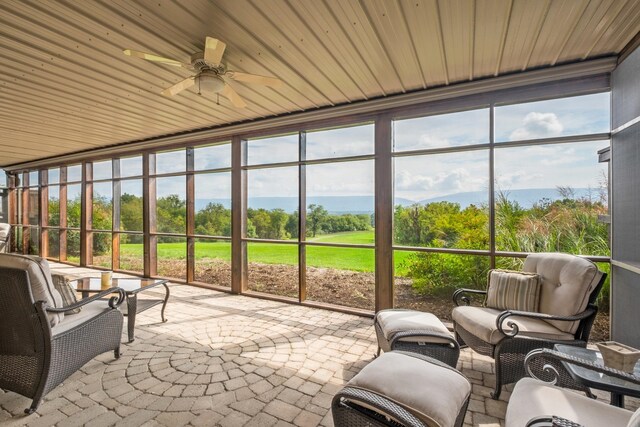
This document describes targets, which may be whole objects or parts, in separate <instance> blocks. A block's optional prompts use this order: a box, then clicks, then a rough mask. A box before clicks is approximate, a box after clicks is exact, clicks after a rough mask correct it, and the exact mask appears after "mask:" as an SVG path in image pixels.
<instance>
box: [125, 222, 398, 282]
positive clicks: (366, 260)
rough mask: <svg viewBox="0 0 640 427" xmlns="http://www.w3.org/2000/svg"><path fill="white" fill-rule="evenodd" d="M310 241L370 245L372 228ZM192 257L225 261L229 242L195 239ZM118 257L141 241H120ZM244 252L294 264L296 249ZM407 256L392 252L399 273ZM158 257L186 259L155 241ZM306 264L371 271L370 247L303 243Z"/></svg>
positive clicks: (258, 247) (174, 246)
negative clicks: (339, 246)
mask: <svg viewBox="0 0 640 427" xmlns="http://www.w3.org/2000/svg"><path fill="white" fill-rule="evenodd" d="M309 241H312V242H323V243H350V244H373V242H374V232H373V231H357V232H349V233H335V234H324V235H320V236H317V237H315V238H309ZM195 249H196V251H195V252H196V259H202V258H217V259H222V260H225V261H229V260H230V259H231V242H228V241H218V242H202V241H200V242H196V248H195ZM120 253H121V254H122V256H123V257H124V256H135V257H142V245H141V244H123V245H121V247H120ZM247 254H248V256H249V262H258V263H264V264H290V265H294V264H297V263H298V248H297V246H296V245H285V244H278V243H251V242H249V243H248V249H247ZM409 255H410V253H409V252H404V251H397V252H396V253H395V257H394V258H395V260H394V261H395V264H396V274H400V275H401V274H403V273H404V271H403V270H404V269H403V268H402V264H403V263H402V261H403V260H405V259H406V258H407V257H408V256H409ZM158 258H161V259H162V258H164V259H167V258H172V259H184V258H186V245H185V243H159V244H158ZM307 265H308V266H312V267H324V268H335V269H340V270H353V271H364V272H373V271H374V250H373V249H364V248H335V247H333V248H329V247H320V246H307Z"/></svg>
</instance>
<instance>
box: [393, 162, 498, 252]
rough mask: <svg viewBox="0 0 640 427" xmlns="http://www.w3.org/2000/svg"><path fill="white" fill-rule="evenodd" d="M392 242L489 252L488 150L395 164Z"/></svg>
mask: <svg viewBox="0 0 640 427" xmlns="http://www.w3.org/2000/svg"><path fill="white" fill-rule="evenodd" d="M394 169H395V191H394V195H395V200H394V206H395V208H394V242H395V244H396V245H402V246H426V247H433V248H457V249H489V150H475V151H467V152H456V153H446V154H427V155H422V156H411V157H398V158H396V159H395V168H394Z"/></svg>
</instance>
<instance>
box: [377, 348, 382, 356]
mask: <svg viewBox="0 0 640 427" xmlns="http://www.w3.org/2000/svg"><path fill="white" fill-rule="evenodd" d="M380 350H381V349H380V346H378V352H377V353H376V357H379V356H380Z"/></svg>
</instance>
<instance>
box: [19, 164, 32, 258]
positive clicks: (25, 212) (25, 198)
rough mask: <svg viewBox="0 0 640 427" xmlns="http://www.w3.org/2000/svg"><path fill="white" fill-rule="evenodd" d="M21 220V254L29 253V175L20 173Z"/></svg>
mask: <svg viewBox="0 0 640 427" xmlns="http://www.w3.org/2000/svg"><path fill="white" fill-rule="evenodd" d="M22 182H23V185H22V218H20V224H21V225H22V253H23V254H28V253H29V230H30V229H29V228H28V227H27V226H28V225H29V173H28V172H23V173H22Z"/></svg>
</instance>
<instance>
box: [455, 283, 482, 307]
mask: <svg viewBox="0 0 640 427" xmlns="http://www.w3.org/2000/svg"><path fill="white" fill-rule="evenodd" d="M464 294H478V295H486V294H487V291H483V290H480V289H466V288H461V289H456V291H455V292H454V293H453V303H454V304H455V305H456V307H459V306H460V303H461V302H462V303H463V304H464V305H471V298H470V297H469V296H467V295H464Z"/></svg>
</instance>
